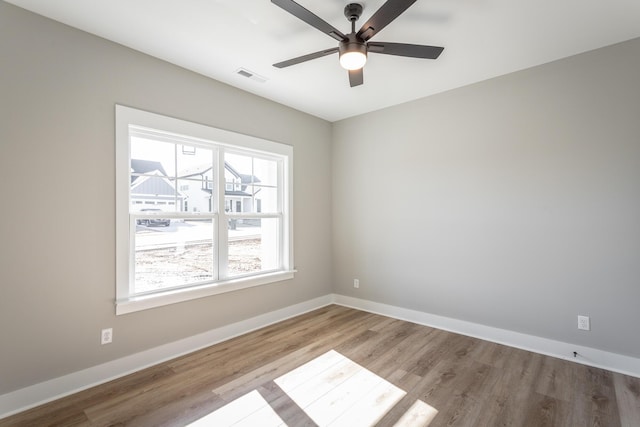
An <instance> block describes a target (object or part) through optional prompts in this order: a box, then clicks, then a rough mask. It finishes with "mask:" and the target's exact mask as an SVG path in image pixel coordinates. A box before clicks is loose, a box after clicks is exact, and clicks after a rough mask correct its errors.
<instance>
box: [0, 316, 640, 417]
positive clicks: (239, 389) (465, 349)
mask: <svg viewBox="0 0 640 427" xmlns="http://www.w3.org/2000/svg"><path fill="white" fill-rule="evenodd" d="M330 351H333V352H335V354H334V356H335V358H336V359H339V358H346V359H345V360H350V361H351V363H353V366H356V367H357V368H358V369H357V370H358V372H360V373H359V374H357V373H356V374H354V375H358V376H356V377H354V378H353V381H354V382H353V383H344V384H343V383H340V382H337V383H336V384H337V385H336V386H335V387H328V388H326V389H322V388H321V387H320V386H319V385H313V386H308V382H309V381H310V378H311V377H313V376H317V375H321V372H322V370H323V369H324V368H321V367H318V368H317V369H316V371H312V372H311V373H303V372H299V371H296V369H297V368H299V367H301V366H303V365H305V364H308V363H309V365H308V366H311V367H312V368H313V366H314V365H313V363H314V361H316V362H317V363H318V365H317V366H320V365H321V363H322V362H323V360H322V359H317V358H318V357H322V355H326V354H327V352H330ZM305 366H307V365H305ZM327 374H330V375H329V377H331V375H334V376H337V375H338V372H333V374H331V371H328V372H327ZM281 377H286V378H288V381H291V382H292V383H289V384H288V385H286V386H285V387H284V388H281V387H280V386H279V385H278V384H277V383H276V382H274V381H275V380H277V379H278V378H281ZM335 378H338V377H335ZM335 378H334V379H335ZM378 379H379V380H378ZM327 381H329V380H328V379H327ZM293 383H295V384H296V385H295V387H297V388H298V391H300V390H305V387H306V388H307V389H308V390H307V391H305V392H303V393H302V395H303V397H305V396H306V397H307V398H308V400H309V401H308V402H307V403H308V404H309V405H314V404H315V409H314V408H311V409H309V408H303V407H302V406H304V405H302V406H301V405H298V404H297V403H296V402H295V401H294V399H293V398H292V396H291V395H290V394H291V392H290V391H286V390H285V389H287V388H288V387H289V386H292V385H291V384H293ZM359 387H360V389H359ZM362 388H364V389H366V392H367V393H364V394H362ZM357 390H360V391H357ZM313 393H315V395H314V394H313ZM354 393H361V394H362V396H361V397H359V398H357V399H356V398H355V397H354V396H355V394H354ZM247 395H249V396H250V397H251V398H252V399H253V402H254V403H255V402H258V403H260V404H261V405H262V406H261V407H260V408H258V410H257V412H256V413H255V415H254V416H256V417H258V418H259V419H260V420H264V421H265V422H266V421H267V420H272V421H273V422H274V423H277V422H278V420H279V419H281V420H282V421H284V422H285V423H286V424H287V425H289V426H292V427H298V426H303V427H306V426H314V425H316V424H317V423H316V422H314V421H313V419H312V418H311V416H310V415H309V413H308V412H307V411H309V412H310V413H312V414H316V415H314V416H317V415H318V413H319V414H321V415H322V414H324V412H323V411H325V409H324V408H326V407H330V408H334V409H335V411H337V412H339V414H338V413H336V414H334V415H331V414H329V415H327V416H326V417H325V418H326V419H327V420H328V419H333V420H342V421H344V422H345V423H348V424H349V425H350V426H351V425H353V427H357V426H359V425H369V424H371V423H376V425H378V426H389V427H391V426H394V425H396V424H397V425H398V426H404V425H407V423H410V422H417V423H419V422H422V423H429V424H428V425H429V427H436V426H456V427H466V426H473V427H483V426H486V427H498V426H504V427H507V426H509V427H521V426H536V427H540V426H558V427H563V426H569V427H574V426H579V427H590V426H602V427H618V426H622V427H638V426H640V379H639V378H634V377H629V376H624V375H621V374H614V373H611V372H608V371H605V370H602V369H597V368H592V367H588V366H584V365H578V364H575V363H572V362H570V361H565V360H560V359H555V358H552V357H547V356H543V355H540V354H535V353H531V352H527V351H524V350H519V349H515V348H511V347H506V346H503V345H499V344H494V343H490V342H486V341H482V340H479V339H475V338H470V337H466V336H462V335H457V334H453V333H449V332H446V331H442V330H437V329H433V328H429V327H426V326H421V325H416V324H413V323H410V322H404V321H400V320H397V319H391V318H388V317H384V316H380V315H376V314H372V313H366V312H362V311H358V310H354V309H350V308H347V307H341V306H335V305H332V306H327V307H323V308H321V309H318V310H315V311H313V312H309V313H305V314H303V315H301V316H298V317H296V318H292V319H288V320H286V321H284V322H280V323H278V324H274V325H271V326H268V327H266V328H262V329H260V330H256V331H254V332H251V333H248V334H245V335H242V336H238V337H236V338H233V339H231V340H228V341H225V342H223V343H219V344H216V345H213V346H211V347H208V348H205V349H202V350H200V351H196V352H193V353H191V354H188V355H184V356H182V357H179V358H176V359H174V360H171V361H168V362H165V363H162V364H159V365H157V366H154V367H151V368H148V369H144V370H142V371H140V372H137V373H134V374H131V375H128V376H125V377H123V378H120V379H117V380H114V381H110V382H108V383H105V384H102V385H100V386H97V387H93V388H91V389H88V390H86V391H83V392H80V393H77V394H74V395H71V396H68V397H65V398H63V399H60V400H57V401H54V402H51V403H49V404H46V405H42V406H40V407H37V408H34V409H32V410H29V411H25V412H23V413H21V414H16V415H14V416H12V417H8V418H5V419H2V420H0V427H9V426H11V427H16V426H19V427H22V426H37V427H46V426H64V427H67V426H82V427H84V426H91V427H94V426H116V425H119V426H153V427H156V426H166V427H174V426H179V427H184V426H186V425H188V424H189V423H191V422H195V421H198V420H203V422H204V421H206V420H207V417H208V416H210V415H211V414H213V413H215V411H217V410H219V409H221V408H226V407H227V405H228V404H229V403H230V402H234V401H235V400H236V399H238V398H242V397H243V396H247ZM313 396H315V397H313ZM299 397H300V396H298V397H296V399H299ZM312 397H313V398H312ZM389 399H391V400H389ZM303 400H304V399H303ZM265 402H266V403H265ZM385 402H386V403H385ZM389 402H391V404H389ZM381 405H382V406H384V412H385V413H381V415H375V416H373V415H372V418H371V420H370V421H369V422H368V423H367V422H364V420H365V419H366V417H364V416H359V414H369V415H371V414H374V413H375V411H376V410H378V409H379V408H381V407H382V406H381ZM385 405H387V406H391V407H390V409H389V408H387V407H386V406H385ZM354 408H360V409H354ZM314 410H315V412H314ZM240 415H241V416H240V418H241V420H240V422H246V423H255V422H256V421H255V418H250V417H244V416H242V415H243V414H240ZM378 417H382V418H380V419H379V420H378V421H377V422H376V420H377V418H378ZM359 420H361V421H362V422H363V423H364V424H362V423H360V424H359ZM409 425H411V424H409Z"/></svg>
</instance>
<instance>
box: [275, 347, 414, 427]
mask: <svg viewBox="0 0 640 427" xmlns="http://www.w3.org/2000/svg"><path fill="white" fill-rule="evenodd" d="M275 383H276V384H278V386H280V388H281V389H282V390H283V391H284V392H285V393H287V395H289V397H290V398H291V399H292V400H293V401H294V402H296V404H297V405H298V406H299V407H300V408H302V409H303V410H304V411H305V412H306V413H307V415H309V417H310V418H311V419H312V420H313V421H315V422H316V423H317V424H318V425H320V426H349V427H352V426H370V425H374V424H375V423H376V422H377V421H379V420H380V419H381V418H382V417H383V416H384V415H385V414H386V413H387V412H389V410H390V409H391V408H393V406H395V404H396V403H398V402H399V401H400V399H402V398H403V397H404V395H405V394H406V392H404V391H403V390H401V389H399V388H398V387H396V386H394V385H393V384H391V383H390V382H388V381H386V380H385V379H384V378H381V377H379V376H378V375H376V374H374V373H373V372H371V371H369V370H367V369H365V368H363V367H362V366H360V365H358V364H357V363H355V362H353V361H351V360H350V359H348V358H346V357H344V356H343V355H341V354H340V353H338V352H336V351H334V350H331V351H329V352H327V353H325V354H323V355H322V356H319V357H318V358H316V359H314V360H312V361H311V362H309V363H307V364H304V365H302V366H300V367H299V368H297V369H294V370H293V371H291V372H289V373H287V374H285V375H283V376H281V377H280V378H277V379H276V380H275Z"/></svg>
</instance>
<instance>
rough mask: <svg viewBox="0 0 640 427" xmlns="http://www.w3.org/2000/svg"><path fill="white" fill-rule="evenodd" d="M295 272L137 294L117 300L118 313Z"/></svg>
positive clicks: (287, 276) (274, 279)
mask: <svg viewBox="0 0 640 427" xmlns="http://www.w3.org/2000/svg"><path fill="white" fill-rule="evenodd" d="M295 272H296V270H290V271H278V272H275V273H268V274H262V275H260V276H253V277H242V278H238V279H231V280H226V281H224V282H216V283H212V284H210V285H205V286H199V287H197V288H188V289H175V290H171V291H166V292H162V293H157V294H153V295H141V296H135V297H131V298H127V299H124V300H119V301H116V315H121V314H127V313H134V312H136V311H142V310H147V309H150V308H156V307H162V306H164V305H169V304H175V303H179V302H184V301H190V300H193V299H197V298H204V297H208V296H211V295H217V294H223V293H226V292H233V291H237V290H240V289H246V288H251V287H254V286H260V285H266V284H268V283H274V282H281V281H283V280H290V279H293V276H294V273H295Z"/></svg>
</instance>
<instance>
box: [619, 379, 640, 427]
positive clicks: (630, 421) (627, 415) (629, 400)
mask: <svg viewBox="0 0 640 427" xmlns="http://www.w3.org/2000/svg"><path fill="white" fill-rule="evenodd" d="M613 384H614V389H615V392H616V401H617V404H618V405H617V406H618V410H619V413H620V424H621V425H622V427H637V426H640V382H638V380H637V379H636V378H632V377H629V376H627V375H622V374H618V373H614V374H613Z"/></svg>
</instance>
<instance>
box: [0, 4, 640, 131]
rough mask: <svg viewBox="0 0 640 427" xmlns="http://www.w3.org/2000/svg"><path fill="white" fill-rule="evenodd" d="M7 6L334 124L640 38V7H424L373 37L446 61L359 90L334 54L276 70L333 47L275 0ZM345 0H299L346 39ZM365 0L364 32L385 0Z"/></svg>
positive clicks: (379, 62)
mask: <svg viewBox="0 0 640 427" xmlns="http://www.w3.org/2000/svg"><path fill="white" fill-rule="evenodd" d="M8 2H9V3H12V4H15V5H17V6H20V7H23V8H25V9H28V10H30V11H33V12H35V13H38V14H41V15H44V16H47V17H50V18H52V19H55V20H57V21H60V22H63V23H65V24H68V25H70V26H73V27H76V28H79V29H81V30H84V31H87V32H89V33H93V34H96V35H98V36H101V37H104V38H106V39H109V40H113V41H115V42H117V43H120V44H123V45H125V46H129V47H131V48H133V49H136V50H139V51H141V52H145V53H147V54H149V55H153V56H155V57H158V58H161V59H164V60H166V61H168V62H171V63H174V64H177V65H180V66H182V67H184V68H187V69H190V70H193V71H195V72H198V73H201V74H203V75H206V76H209V77H212V78H214V79H216V80H219V81H222V82H225V83H228V84H230V85H232V86H236V87H238V88H240V89H243V90H246V91H248V92H252V93H254V94H257V95H260V96H263V97H265V98H269V99H272V100H274V101H277V102H280V103H282V104H285V105H288V106H291V107H293V108H296V109H298V110H301V111H304V112H307V113H310V114H313V115H315V116H318V117H321V118H323V119H326V120H329V121H336V120H340V119H343V118H347V117H350V116H354V115H357V114H362V113H366V112H369V111H373V110H378V109H381V108H384V107H388V106H391V105H395V104H399V103H402V102H406V101H410V100H413V99H417V98H422V97H425V96H428V95H432V94H435V93H439V92H443V91H446V90H449V89H453V88H456V87H460V86H464V85H468V84H470V83H474V82H478V81H481V80H485V79H489V78H492V77H496V76H499V75H504V74H507V73H510V72H513V71H517V70H521V69H524V68H529V67H532V66H535V65H539V64H543V63H546V62H550V61H554V60H557V59H560V58H564V57H567V56H571V55H574V54H577V53H581V52H585V51H588V50H592V49H596V48H599V47H603V46H607V45H610V44H613V43H617V42H621V41H624V40H629V39H632V38H636V37H640V0H535V1H534V0H526V1H525V0H418V1H417V2H416V3H415V4H414V5H413V6H411V7H410V8H409V9H408V10H407V11H406V12H405V13H404V14H402V15H401V16H400V17H399V18H397V19H396V20H395V21H393V22H392V23H391V24H389V26H387V27H386V28H385V29H384V30H382V31H380V33H378V34H376V36H375V37H374V38H373V39H372V41H386V42H401V43H412V44H427V45H434V46H444V47H445V50H444V52H443V53H442V55H441V56H440V58H439V59H437V60H435V61H433V60H424V59H412V58H403V57H397V56H390V55H376V54H370V55H369V61H368V62H367V65H366V66H365V69H364V85H362V86H358V87H355V88H351V87H350V86H349V81H348V77H347V72H346V71H345V70H343V69H342V68H341V67H340V65H339V63H338V55H337V54H336V55H330V56H326V57H324V58H320V59H315V60H312V61H309V62H306V63H302V64H298V65H295V66H292V67H289V68H284V69H277V68H274V67H273V66H272V64H273V63H275V62H279V61H283V60H286V59H290V58H293V57H297V56H300V55H304V54H306V53H311V52H315V51H319V50H323V49H327V48H331V47H335V46H336V45H337V42H336V41H335V40H334V39H332V38H331V37H329V36H327V35H325V34H323V33H321V32H320V31H318V30H316V29H314V28H312V27H310V26H308V25H307V24H305V23H303V22H302V21H300V20H298V19H297V18H295V17H293V16H292V15H290V14H288V13H287V12H285V11H284V10H282V9H280V8H279V7H277V6H275V5H274V4H272V3H271V2H270V1H269V0H8ZM349 2H350V1H349V0H299V1H298V3H299V4H300V5H302V6H304V7H305V8H307V9H309V10H310V11H312V12H313V13H315V14H316V15H318V16H319V17H321V18H323V19H324V20H326V21H327V22H329V23H330V24H332V25H333V26H334V27H336V28H337V29H339V30H341V31H342V32H343V33H348V32H350V25H349V22H348V21H347V20H346V18H345V17H344V15H343V8H344V6H345V5H346V4H347V3H349ZM359 2H360V3H361V4H363V6H364V12H363V15H362V17H361V19H360V21H358V22H359V23H360V25H361V24H362V23H364V22H365V21H366V20H367V19H368V18H369V17H370V16H371V15H372V14H373V13H374V12H375V11H376V10H377V9H378V8H379V7H380V6H381V5H382V4H383V3H384V0H361V1H359ZM357 27H359V26H357ZM239 68H245V69H247V70H250V71H251V72H253V73H256V74H257V75H260V76H262V77H264V78H266V79H267V81H266V82H264V83H260V82H257V81H255V80H252V79H248V78H246V77H242V76H240V75H238V74H237V70H238V69H239Z"/></svg>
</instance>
